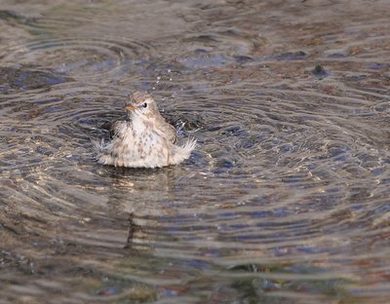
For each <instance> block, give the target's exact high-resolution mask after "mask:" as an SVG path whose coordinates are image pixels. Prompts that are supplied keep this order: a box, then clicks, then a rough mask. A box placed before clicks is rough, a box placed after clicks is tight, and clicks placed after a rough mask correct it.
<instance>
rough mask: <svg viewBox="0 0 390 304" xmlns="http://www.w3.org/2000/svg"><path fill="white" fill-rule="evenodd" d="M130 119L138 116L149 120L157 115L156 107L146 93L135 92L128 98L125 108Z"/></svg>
mask: <svg viewBox="0 0 390 304" xmlns="http://www.w3.org/2000/svg"><path fill="white" fill-rule="evenodd" d="M125 110H126V111H127V113H128V115H129V116H130V117H134V116H135V115H136V116H139V117H143V118H145V119H150V118H151V117H153V116H154V115H156V114H155V113H156V112H157V113H158V107H157V104H156V102H155V101H154V99H153V97H152V96H151V95H149V94H148V93H146V92H140V91H136V92H134V93H133V94H132V95H131V96H130V103H128V104H127V105H126V106H125Z"/></svg>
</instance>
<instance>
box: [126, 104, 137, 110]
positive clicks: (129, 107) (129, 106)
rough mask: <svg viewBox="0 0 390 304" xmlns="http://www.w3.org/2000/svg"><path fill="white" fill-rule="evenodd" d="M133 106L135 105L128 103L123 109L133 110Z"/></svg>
mask: <svg viewBox="0 0 390 304" xmlns="http://www.w3.org/2000/svg"><path fill="white" fill-rule="evenodd" d="M135 108H136V107H135V106H134V105H132V104H128V105H126V106H125V110H126V111H134V110H135Z"/></svg>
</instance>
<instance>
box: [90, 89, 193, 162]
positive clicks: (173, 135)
mask: <svg viewBox="0 0 390 304" xmlns="http://www.w3.org/2000/svg"><path fill="white" fill-rule="evenodd" d="M125 111H126V114H127V118H128V119H127V120H119V121H117V122H115V123H114V124H113V125H112V134H113V136H112V139H111V140H110V141H109V142H107V143H106V142H105V141H104V140H103V139H102V140H101V142H100V143H95V147H96V149H97V161H98V163H100V164H103V165H112V166H115V167H129V168H161V167H166V166H170V165H177V164H179V163H181V162H183V161H184V160H186V159H188V158H189V157H190V155H191V152H192V151H193V150H194V149H195V147H196V140H195V139H192V138H191V139H188V140H187V141H186V143H184V144H183V145H178V143H177V132H176V129H175V127H174V126H172V125H171V124H169V123H168V122H167V121H166V120H165V119H164V118H163V117H162V116H161V114H160V112H159V109H158V106H157V103H156V101H155V100H154V98H153V97H152V96H151V95H150V94H148V93H147V92H141V91H136V92H134V93H133V94H132V96H131V100H130V103H128V104H127V105H126V106H125Z"/></svg>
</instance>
